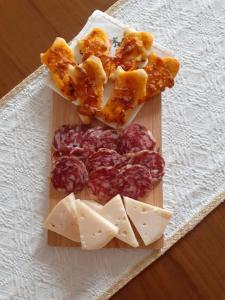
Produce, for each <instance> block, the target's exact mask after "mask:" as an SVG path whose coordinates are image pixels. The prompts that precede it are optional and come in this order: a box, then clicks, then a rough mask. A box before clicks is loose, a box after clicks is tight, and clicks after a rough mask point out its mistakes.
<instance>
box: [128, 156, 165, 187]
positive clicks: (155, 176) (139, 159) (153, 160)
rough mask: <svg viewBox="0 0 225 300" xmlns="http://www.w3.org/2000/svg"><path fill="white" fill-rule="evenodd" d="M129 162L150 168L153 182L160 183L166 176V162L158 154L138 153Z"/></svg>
mask: <svg viewBox="0 0 225 300" xmlns="http://www.w3.org/2000/svg"><path fill="white" fill-rule="evenodd" d="M129 162H130V164H132V165H134V164H139V165H143V166H145V167H146V168H148V169H149V171H150V173H151V175H152V181H153V182H157V181H159V180H160V179H161V178H162V177H163V175H164V166H165V161H164V159H163V157H162V156H161V154H160V153H158V152H155V151H149V150H143V151H140V152H136V153H135V154H134V155H133V156H132V158H131V159H130V161H129Z"/></svg>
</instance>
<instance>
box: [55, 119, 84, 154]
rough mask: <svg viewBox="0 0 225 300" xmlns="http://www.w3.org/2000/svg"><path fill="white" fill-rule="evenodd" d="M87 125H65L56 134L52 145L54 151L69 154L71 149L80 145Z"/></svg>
mask: <svg viewBox="0 0 225 300" xmlns="http://www.w3.org/2000/svg"><path fill="white" fill-rule="evenodd" d="M87 128H88V127H87V126H84V125H76V126H70V125H63V126H61V127H60V128H59V129H58V130H57V131H56V132H55V135H54V138H53V142H52V146H53V151H58V152H61V153H62V154H65V155H66V154H69V153H70V151H71V150H73V149H74V148H76V147H79V146H80V144H81V141H82V138H83V135H84V133H85V132H86V131H87Z"/></svg>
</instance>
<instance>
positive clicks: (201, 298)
mask: <svg viewBox="0 0 225 300" xmlns="http://www.w3.org/2000/svg"><path fill="white" fill-rule="evenodd" d="M114 2H115V1H114V0H98V1H96V0H92V1H89V0H82V1H81V0H80V1H77V0H72V1H71V0H57V1H55V0H45V1H44V0H38V1H37V0H30V1H28V0H27V1H26V0H0V39H1V44H0V66H1V68H0V82H1V84H0V96H3V95H4V94H5V93H7V92H8V91H9V90H10V89H12V88H13V87H14V86H15V85H16V84H17V83H19V82H20V81H21V80H23V79H24V78H25V77H26V76H27V75H28V74H29V73H31V72H32V71H34V69H35V68H37V67H38V66H39V65H40V62H39V53H40V52H41V51H42V50H43V49H46V48H47V47H48V46H49V45H50V44H51V42H52V41H53V39H54V38H55V36H56V35H61V36H64V37H65V38H66V39H67V40H70V39H71V38H72V37H73V36H74V35H75V34H76V33H77V32H79V31H80V29H81V27H82V26H83V25H84V23H85V21H86V18H87V17H88V15H90V13H91V12H92V11H93V10H94V9H101V10H104V9H106V8H107V7H108V6H109V5H111V4H112V3H114ZM32 3H34V4H35V5H36V7H37V9H38V10H39V11H41V14H39V17H38V19H36V21H34V22H33V19H34V18H36V17H37V14H36V13H35V12H34V9H33V8H32ZM49 7H50V8H51V9H50V10H49ZM79 7H82V13H80V14H78V13H77V12H78V11H79ZM62 10H63V13H64V15H66V18H68V20H69V21H67V20H65V18H64V19H63V18H62ZM68 22H69V24H68ZM31 45H32V51H30V47H31ZM17 56H19V60H17ZM24 66H25V67H24ZM224 231H225V204H221V205H220V206H219V207H218V208H217V209H215V210H214V211H213V212H212V213H211V214H210V215H209V216H208V217H206V218H205V219H204V220H203V221H202V222H201V224H200V225H198V226H197V228H195V229H194V230H193V231H192V232H191V233H190V234H188V235H187V236H186V237H184V238H183V239H182V240H181V241H180V242H178V243H177V244H176V245H175V246H173V248H172V249H171V250H170V251H169V252H167V253H166V254H165V255H164V256H162V257H161V258H160V259H159V260H157V261H156V262H155V263H153V264H152V265H151V266H150V267H148V268H147V269H146V270H145V271H144V272H142V273H141V274H140V275H139V276H137V277H136V278H135V279H134V280H132V281H131V282H130V283H129V284H128V285H126V286H125V287H124V288H123V289H122V290H121V291H119V292H118V293H117V294H116V295H115V296H114V297H113V298H112V299H113V300H124V299H140V300H148V299H152V300H177V299H182V300H195V299H196V300H197V299H198V300H211V299H213V300H214V299H215V300H217V299H218V300H224V299H225V258H224V249H225V239H224ZM193 257H194V258H193ZM203 271H204V272H203ZM202 273H203V274H202Z"/></svg>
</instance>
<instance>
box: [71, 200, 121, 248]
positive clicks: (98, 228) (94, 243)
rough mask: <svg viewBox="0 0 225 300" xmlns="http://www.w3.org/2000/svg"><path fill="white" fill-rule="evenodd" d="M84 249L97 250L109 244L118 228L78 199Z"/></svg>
mask: <svg viewBox="0 0 225 300" xmlns="http://www.w3.org/2000/svg"><path fill="white" fill-rule="evenodd" d="M76 208H77V216H78V224H79V230H80V240H81V246H82V249H85V250H96V249H100V248H103V247H104V246H105V245H107V244H108V243H109V242H110V241H111V239H112V238H114V237H115V236H116V235H117V233H118V228H117V227H116V226H115V225H113V224H112V223H110V222H109V221H108V220H106V219H105V218H103V217H102V216H101V215H100V214H98V213H97V212H96V211H95V210H93V209H92V208H90V207H89V206H88V205H87V204H85V203H84V202H82V201H81V200H76Z"/></svg>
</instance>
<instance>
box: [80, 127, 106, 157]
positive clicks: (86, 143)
mask: <svg viewBox="0 0 225 300" xmlns="http://www.w3.org/2000/svg"><path fill="white" fill-rule="evenodd" d="M103 130H104V128H103V127H101V126H97V127H94V128H90V129H88V130H87V131H86V133H85V135H84V137H83V139H82V143H81V147H83V148H84V149H85V151H86V152H87V153H88V155H91V154H92V153H94V152H95V151H96V149H97V144H98V140H99V138H100V136H101V134H102V132H103ZM88 155H87V156H88Z"/></svg>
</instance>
